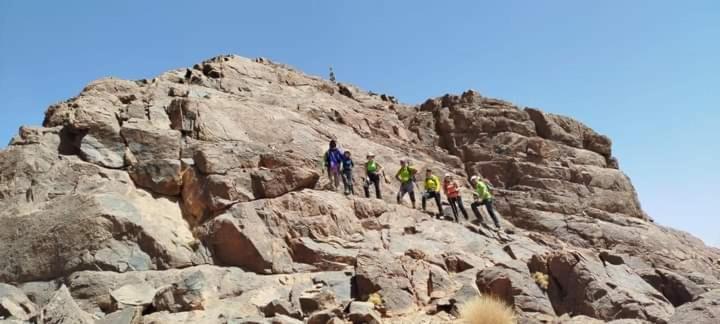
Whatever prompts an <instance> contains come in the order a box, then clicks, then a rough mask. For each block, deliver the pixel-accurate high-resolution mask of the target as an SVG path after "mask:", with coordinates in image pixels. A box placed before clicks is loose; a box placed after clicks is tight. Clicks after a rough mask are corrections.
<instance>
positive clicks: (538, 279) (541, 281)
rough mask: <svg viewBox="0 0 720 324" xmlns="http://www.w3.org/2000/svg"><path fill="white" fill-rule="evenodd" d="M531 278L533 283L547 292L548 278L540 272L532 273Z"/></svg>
mask: <svg viewBox="0 0 720 324" xmlns="http://www.w3.org/2000/svg"><path fill="white" fill-rule="evenodd" d="M532 277H533V279H534V280H535V283H536V284H537V285H538V286H540V288H542V289H543V290H547V289H548V287H549V286H550V276H548V275H546V274H544V273H542V272H535V273H533V275H532Z"/></svg>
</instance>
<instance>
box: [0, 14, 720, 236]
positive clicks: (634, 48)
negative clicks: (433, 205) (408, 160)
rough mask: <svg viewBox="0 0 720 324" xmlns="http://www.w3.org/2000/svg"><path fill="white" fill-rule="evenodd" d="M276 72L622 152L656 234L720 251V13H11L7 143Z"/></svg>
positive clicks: (1, 89)
mask: <svg viewBox="0 0 720 324" xmlns="http://www.w3.org/2000/svg"><path fill="white" fill-rule="evenodd" d="M228 53H234V54H240V55H243V56H247V57H256V56H265V57H268V58H271V59H273V60H275V61H279V62H283V63H287V64H290V65H292V66H295V67H297V68H299V69H301V70H303V71H305V72H307V73H311V74H316V75H322V76H325V75H327V69H328V66H330V65H332V66H333V67H334V68H335V71H336V74H337V77H338V79H339V80H341V81H345V82H350V83H354V84H357V85H359V86H361V87H362V88H364V89H367V90H374V91H377V92H385V93H389V94H392V95H395V96H397V97H398V98H399V99H400V100H402V101H403V102H406V103H419V102H422V101H423V100H424V99H426V98H427V97H432V96H439V95H442V94H445V93H448V92H451V93H459V92H461V91H463V90H465V89H469V88H472V89H475V90H478V91H480V92H481V93H482V94H484V95H486V96H491V97H499V98H503V99H506V100H510V101H512V102H515V103H517V104H519V105H522V106H532V107H539V108H542V109H544V110H545V111H549V112H554V113H559V114H564V115H569V116H572V117H574V118H577V119H579V120H581V121H583V122H585V123H587V124H588V125H589V126H591V127H593V128H594V129H596V130H598V131H600V132H601V133H604V134H607V135H609V136H610V137H611V138H612V139H613V141H614V152H615V154H616V155H617V156H618V158H619V159H620V165H621V168H622V169H623V170H624V171H625V172H626V173H627V174H628V175H629V176H630V177H631V178H632V180H633V182H634V184H635V186H636V187H637V189H638V191H639V193H640V198H641V201H642V204H643V207H644V208H645V210H646V211H647V212H648V213H649V214H650V215H651V216H652V217H654V218H655V219H656V220H657V221H658V222H659V223H661V224H665V225H670V226H673V227H676V228H679V229H683V230H687V231H689V232H691V233H693V234H695V235H697V236H700V237H701V238H703V239H704V240H705V241H706V242H708V243H710V244H713V245H716V246H720V212H718V209H717V206H718V205H717V199H719V198H720V189H718V183H719V182H720V170H718V168H720V145H719V144H718V140H719V139H720V136H719V135H718V134H720V130H718V127H719V126H720V1H716V0H705V1H702V0H694V1H658V0H652V1H651V0H634V1H625V0H622V1H620V0H611V1H576V0H546V1H536V0H526V1H517V0H510V1H508V0H504V1H500V0H498V1H492V2H490V1H451V0H448V1H418V0H413V1H410V0H406V1H399V0H393V1H388V0H371V1H349V0H348V1H338V0H334V1H331V0H327V1H296V0H287V1H269V0H263V1H147V0H146V1H127V0H125V1H96V0H85V1H79V0H78V1H62V3H61V1H35V0H2V1H0V111H2V118H0V143H2V145H5V143H7V142H8V140H9V139H10V137H11V136H12V135H13V134H14V133H16V132H17V127H18V126H19V125H21V124H36V125H37V124H40V123H41V122H42V118H43V112H44V111H45V109H46V108H47V106H48V105H50V104H52V103H54V102H57V101H61V100H64V99H66V98H69V97H71V96H74V95H76V94H77V93H78V92H79V91H80V90H81V89H82V88H83V86H84V85H85V84H87V83H88V82H90V81H92V80H94V79H97V78H100V77H104V76H116V77H121V78H127V79H141V78H150V77H152V76H154V75H156V74H158V73H161V72H163V71H166V70H169V69H174V68H180V67H186V66H190V65H192V64H194V63H197V62H199V61H201V60H203V59H206V58H209V57H212V56H215V55H218V54H228Z"/></svg>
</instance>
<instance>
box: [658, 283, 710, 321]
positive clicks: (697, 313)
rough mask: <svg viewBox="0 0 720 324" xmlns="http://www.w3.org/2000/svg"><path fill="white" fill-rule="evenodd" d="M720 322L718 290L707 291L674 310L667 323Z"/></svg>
mask: <svg viewBox="0 0 720 324" xmlns="http://www.w3.org/2000/svg"><path fill="white" fill-rule="evenodd" d="M718 321H720V290H712V291H709V292H707V293H705V294H703V295H701V296H700V297H698V298H697V299H695V300H694V301H692V302H690V303H687V304H685V305H682V306H680V307H678V308H677V309H675V314H673V316H672V317H671V318H670V320H669V321H668V322H669V323H673V324H675V323H677V324H686V323H693V324H697V323H716V322H718Z"/></svg>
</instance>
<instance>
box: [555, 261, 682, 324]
mask: <svg viewBox="0 0 720 324" xmlns="http://www.w3.org/2000/svg"><path fill="white" fill-rule="evenodd" d="M547 267H548V270H549V272H550V273H549V275H550V277H551V278H552V279H553V280H552V282H553V283H552V284H551V285H550V287H549V290H548V295H549V296H550V299H551V301H552V302H553V306H554V307H555V310H556V311H557V312H558V313H560V314H564V313H571V314H583V315H587V316H591V317H594V318H600V319H603V320H615V319H623V318H637V319H643V320H648V321H652V322H656V323H666V322H667V321H668V319H669V318H670V316H671V315H672V313H673V308H672V305H670V303H669V302H668V301H667V300H666V299H665V297H664V296H662V295H661V294H660V293H659V292H657V291H656V290H655V289H653V288H652V287H651V286H650V285H648V284H647V283H646V282H645V281H643V280H638V279H641V278H640V277H639V276H638V275H637V274H635V273H634V272H632V270H630V269H629V268H628V267H627V266H626V265H612V264H605V265H603V264H602V263H601V262H600V261H599V260H593V259H591V258H589V257H586V256H585V255H583V254H581V253H558V254H554V255H551V256H550V257H549V258H548V259H547Z"/></svg>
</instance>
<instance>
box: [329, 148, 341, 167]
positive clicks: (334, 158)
mask: <svg viewBox="0 0 720 324" xmlns="http://www.w3.org/2000/svg"><path fill="white" fill-rule="evenodd" d="M342 161H343V156H342V152H340V150H338V149H335V150H328V151H327V152H325V165H326V166H327V167H330V168H332V167H335V166H339V165H340V164H342Z"/></svg>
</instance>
